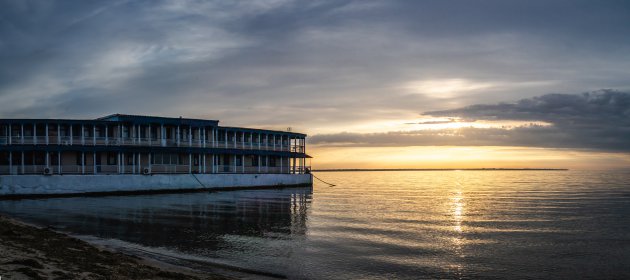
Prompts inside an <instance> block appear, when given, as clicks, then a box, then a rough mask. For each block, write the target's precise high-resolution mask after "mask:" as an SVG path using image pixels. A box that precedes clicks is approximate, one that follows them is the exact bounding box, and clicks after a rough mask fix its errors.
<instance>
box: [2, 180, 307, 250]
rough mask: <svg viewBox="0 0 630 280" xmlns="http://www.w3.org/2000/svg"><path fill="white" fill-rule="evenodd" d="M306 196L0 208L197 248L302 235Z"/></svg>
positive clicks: (53, 202)
mask: <svg viewBox="0 0 630 280" xmlns="http://www.w3.org/2000/svg"><path fill="white" fill-rule="evenodd" d="M311 195H312V189H311V188H287V189H277V190H249V191H230V192H216V193H209V194H206V195H201V194H199V193H194V194H169V195H153V196H127V197H100V198H59V199H45V200H18V201H0V212H5V213H10V214H11V215H13V216H16V217H20V218H23V219H25V220H27V221H31V222H34V223H37V224H42V225H51V226H53V227H58V228H61V229H63V230H64V231H68V232H71V233H75V234H80V235H94V236H98V237H101V238H114V239H120V240H124V241H128V242H133V243H138V244H141V245H145V246H158V247H175V248H177V249H178V250H182V251H197V250H215V249H220V248H222V247H224V246H230V245H229V244H230V242H229V241H230V240H229V239H230V238H245V239H247V238H250V237H254V238H255V237H271V238H283V237H288V236H289V235H304V234H305V233H306V230H307V229H306V220H307V209H308V205H309V204H310V199H311ZM247 242H253V241H247Z"/></svg>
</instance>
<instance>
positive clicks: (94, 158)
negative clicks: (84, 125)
mask: <svg viewBox="0 0 630 280" xmlns="http://www.w3.org/2000/svg"><path fill="white" fill-rule="evenodd" d="M92 166H94V170H92V173H94V175H96V151H94V152H92Z"/></svg>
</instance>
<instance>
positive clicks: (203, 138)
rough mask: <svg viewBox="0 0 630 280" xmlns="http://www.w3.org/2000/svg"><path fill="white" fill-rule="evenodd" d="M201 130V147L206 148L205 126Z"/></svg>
mask: <svg viewBox="0 0 630 280" xmlns="http://www.w3.org/2000/svg"><path fill="white" fill-rule="evenodd" d="M201 130H202V135H203V137H202V141H203V147H204V148H205V147H206V127H205V126H204V127H202V128H201ZM204 158H205V156H204Z"/></svg>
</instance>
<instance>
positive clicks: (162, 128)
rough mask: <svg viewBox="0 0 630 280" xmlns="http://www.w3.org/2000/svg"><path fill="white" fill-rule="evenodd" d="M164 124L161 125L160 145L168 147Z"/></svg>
mask: <svg viewBox="0 0 630 280" xmlns="http://www.w3.org/2000/svg"><path fill="white" fill-rule="evenodd" d="M164 134H165V133H164V124H160V145H161V146H166V139H164Z"/></svg>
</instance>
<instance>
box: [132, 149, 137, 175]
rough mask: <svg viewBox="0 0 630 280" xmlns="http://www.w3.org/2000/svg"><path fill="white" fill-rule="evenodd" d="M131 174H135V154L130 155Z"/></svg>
mask: <svg viewBox="0 0 630 280" xmlns="http://www.w3.org/2000/svg"><path fill="white" fill-rule="evenodd" d="M131 174H136V153H131Z"/></svg>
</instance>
